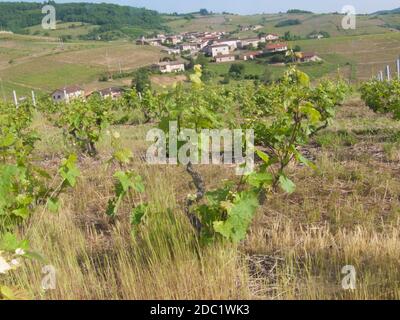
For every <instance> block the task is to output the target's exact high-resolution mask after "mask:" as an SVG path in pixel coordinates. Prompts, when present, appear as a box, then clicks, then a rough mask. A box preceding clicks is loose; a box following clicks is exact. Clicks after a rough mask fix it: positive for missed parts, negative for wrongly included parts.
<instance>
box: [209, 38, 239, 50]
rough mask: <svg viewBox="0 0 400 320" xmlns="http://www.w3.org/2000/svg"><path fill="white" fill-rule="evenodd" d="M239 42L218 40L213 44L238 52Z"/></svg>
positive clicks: (235, 40)
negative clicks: (225, 46)
mask: <svg viewBox="0 0 400 320" xmlns="http://www.w3.org/2000/svg"><path fill="white" fill-rule="evenodd" d="M238 41H239V39H225V40H224V39H222V40H221V39H220V40H216V41H214V42H213V44H216V45H218V44H219V45H227V46H228V47H229V50H230V51H233V50H236V49H237V47H238Z"/></svg>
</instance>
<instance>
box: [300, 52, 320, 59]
mask: <svg viewBox="0 0 400 320" xmlns="http://www.w3.org/2000/svg"><path fill="white" fill-rule="evenodd" d="M301 56H302V57H303V58H312V57H315V56H316V54H315V52H303V53H302V55H301Z"/></svg>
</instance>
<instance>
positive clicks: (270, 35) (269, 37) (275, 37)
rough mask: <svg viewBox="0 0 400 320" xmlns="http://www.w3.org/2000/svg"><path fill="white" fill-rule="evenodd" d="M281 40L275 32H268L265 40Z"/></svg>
mask: <svg viewBox="0 0 400 320" xmlns="http://www.w3.org/2000/svg"><path fill="white" fill-rule="evenodd" d="M277 40H279V36H278V35H277V34H275V33H268V34H267V35H266V36H265V41H277Z"/></svg>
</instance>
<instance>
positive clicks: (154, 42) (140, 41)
mask: <svg viewBox="0 0 400 320" xmlns="http://www.w3.org/2000/svg"><path fill="white" fill-rule="evenodd" d="M162 42H163V40H162V39H146V38H145V37H141V38H140V39H138V40H136V44H137V45H141V46H143V45H149V46H161V44H162Z"/></svg>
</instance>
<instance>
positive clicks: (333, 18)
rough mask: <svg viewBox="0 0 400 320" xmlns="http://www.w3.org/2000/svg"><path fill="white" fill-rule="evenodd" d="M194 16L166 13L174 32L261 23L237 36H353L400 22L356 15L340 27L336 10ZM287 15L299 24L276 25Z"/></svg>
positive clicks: (232, 28)
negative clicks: (353, 20) (352, 21)
mask: <svg viewBox="0 0 400 320" xmlns="http://www.w3.org/2000/svg"><path fill="white" fill-rule="evenodd" d="M195 17H196V18H195V19H190V20H188V19H185V18H182V17H176V18H173V17H169V19H168V21H167V23H166V24H167V26H168V27H170V28H171V29H172V30H173V31H174V32H182V31H216V30H221V31H235V30H237V29H238V27H239V25H262V26H263V28H262V29H259V30H257V31H245V32H239V33H237V34H236V35H237V36H239V37H247V36H255V35H257V34H258V33H259V32H271V33H278V34H280V35H283V34H284V33H285V32H287V31H290V32H291V33H292V34H294V35H297V36H302V37H306V36H307V35H308V34H310V33H311V32H313V31H326V32H328V33H329V34H330V35H331V36H334V37H336V36H346V35H347V36H353V35H365V34H377V33H388V32H391V30H393V29H391V28H389V27H388V26H387V25H388V24H391V25H398V24H400V15H382V16H357V27H356V29H355V30H344V29H342V27H341V21H342V19H343V16H342V15H338V14H286V13H285V14H257V15H249V16H239V15H213V16H205V17H202V16H195ZM288 19H298V20H300V21H301V24H299V25H294V26H286V27H276V24H277V23H279V22H282V21H285V20H288Z"/></svg>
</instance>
